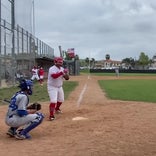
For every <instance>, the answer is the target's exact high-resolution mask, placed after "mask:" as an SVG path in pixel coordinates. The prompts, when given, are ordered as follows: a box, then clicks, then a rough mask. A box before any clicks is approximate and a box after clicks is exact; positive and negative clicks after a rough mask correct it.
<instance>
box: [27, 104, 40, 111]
mask: <svg viewBox="0 0 156 156" xmlns="http://www.w3.org/2000/svg"><path fill="white" fill-rule="evenodd" d="M27 109H35V110H36V111H38V110H40V109H41V104H39V103H37V102H35V103H33V104H31V105H29V106H28V107H27Z"/></svg>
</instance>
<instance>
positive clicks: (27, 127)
mask: <svg viewBox="0 0 156 156" xmlns="http://www.w3.org/2000/svg"><path fill="white" fill-rule="evenodd" d="M32 86H33V84H32V81H31V80H22V81H21V83H20V85H19V87H20V91H18V92H16V93H15V94H14V95H13V97H12V98H11V101H10V104H9V107H8V111H7V113H6V118H5V123H6V124H7V125H8V126H10V128H9V130H8V132H7V135H9V136H11V137H15V138H16V139H20V140H23V139H30V138H31V136H30V134H29V132H30V131H31V130H32V129H34V128H35V127H37V126H38V125H40V124H41V123H42V121H43V118H44V116H43V114H42V113H40V112H38V111H39V110H40V109H41V105H40V104H39V103H33V104H32V105H30V106H28V103H29V95H32Z"/></svg>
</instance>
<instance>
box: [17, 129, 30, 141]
mask: <svg viewBox="0 0 156 156" xmlns="http://www.w3.org/2000/svg"><path fill="white" fill-rule="evenodd" d="M21 131H22V129H21V130H18V131H17V134H16V135H15V138H16V139H18V140H24V139H31V135H30V134H29V133H27V134H21Z"/></svg>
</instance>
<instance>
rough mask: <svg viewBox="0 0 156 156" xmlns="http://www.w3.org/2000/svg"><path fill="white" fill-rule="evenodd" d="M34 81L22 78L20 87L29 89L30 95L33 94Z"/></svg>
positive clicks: (23, 89) (25, 89) (24, 89)
mask: <svg viewBox="0 0 156 156" xmlns="http://www.w3.org/2000/svg"><path fill="white" fill-rule="evenodd" d="M32 86H33V83H32V81H31V80H21V82H20V85H19V87H20V88H21V90H22V91H27V93H28V95H32Z"/></svg>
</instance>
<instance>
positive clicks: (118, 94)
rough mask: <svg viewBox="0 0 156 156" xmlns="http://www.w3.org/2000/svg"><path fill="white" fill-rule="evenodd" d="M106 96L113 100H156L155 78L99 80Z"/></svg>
mask: <svg viewBox="0 0 156 156" xmlns="http://www.w3.org/2000/svg"><path fill="white" fill-rule="evenodd" d="M98 82H99V85H100V87H101V88H102V90H103V91H105V92H106V96H107V97H108V98H110V99H114V100H123V101H143V102H153V103H155V102H156V80H149V79H148V80H143V79H137V80H130V79H128V80H120V79H118V80H99V81H98Z"/></svg>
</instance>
